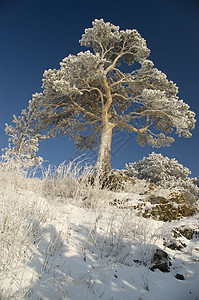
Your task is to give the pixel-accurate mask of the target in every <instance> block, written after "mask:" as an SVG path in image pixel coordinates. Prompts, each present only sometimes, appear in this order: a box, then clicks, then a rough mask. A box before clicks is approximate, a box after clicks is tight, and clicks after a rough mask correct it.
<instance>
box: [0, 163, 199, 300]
mask: <svg viewBox="0 0 199 300" xmlns="http://www.w3.org/2000/svg"><path fill="white" fill-rule="evenodd" d="M0 169H1V170H0V185H1V186H0V202H1V206H0V227H1V228H0V229H1V231H0V247H1V251H0V291H1V292H0V293H1V299H35V300H36V299H50V300H51V299H52V300H56V299H70V300H79V299H81V300H87V299H88V300H94V299H95V300H98V299H104V300H122V299H123V300H127V299H129V300H132V299H133V300H134V299H135V300H152V299H153V300H159V299H161V300H168V299H170V300H183V299H184V300H189V299H190V300H196V299H199V284H198V282H199V281H198V278H199V267H198V266H199V235H198V232H199V224H198V220H199V215H198V214H195V215H194V216H190V217H183V218H180V219H176V220H173V221H171V222H164V221H160V220H157V219H153V218H151V217H150V218H144V217H143V216H142V213H141V210H140V211H139V210H138V209H135V207H140V206H141V203H143V202H144V201H146V199H147V197H150V195H151V194H150V193H152V192H151V190H150V189H151V186H149V185H146V183H144V182H143V180H140V181H139V180H138V181H137V182H136V183H135V185H133V186H131V187H130V186H129V187H128V188H126V189H124V190H123V191H120V192H119V191H117V192H114V191H108V190H106V189H104V190H100V189H98V188H97V187H94V186H90V185H88V184H85V182H84V180H79V179H77V177H76V175H75V174H77V169H76V170H75V171H74V168H73V169H72V168H71V166H69V167H67V170H66V169H65V171H64V176H63V166H62V168H60V169H57V171H56V176H52V175H51V176H44V178H43V179H38V178H24V177H23V175H21V174H19V173H16V172H15V173H14V172H10V171H9V170H8V169H6V168H3V167H0ZM49 172H50V171H49ZM75 172H76V173H75ZM46 173H48V171H46ZM85 173H86V171H84V174H85ZM157 191H158V189H157ZM157 191H156V192H157ZM153 193H154V190H153ZM159 193H161V196H165V197H167V194H168V190H163V189H161V190H159ZM147 205H148V206H147ZM150 205H151V203H149V202H148V204H147V202H146V203H145V207H149V206H150ZM176 228H177V229H179V230H177V229H176ZM180 228H181V229H182V228H184V231H180ZM191 229H193V231H191V232H192V233H193V234H191V235H190V234H188V233H190V231H189V230H191ZM173 232H177V234H176V235H175V234H173ZM183 232H186V234H183ZM189 235H190V236H189ZM172 243H173V245H175V246H173V247H171V245H172ZM169 245H170V247H167V246H169ZM157 249H159V250H163V251H165V252H161V251H160V252H158V251H157ZM172 249H173V250H172ZM158 253H162V254H163V258H162V261H161V264H162V263H163V267H165V266H166V268H167V272H163V271H161V270H160V269H159V268H158V263H159V262H158V259H157V254H158ZM164 254H165V256H164ZM166 254H168V257H167V256H166Z"/></svg>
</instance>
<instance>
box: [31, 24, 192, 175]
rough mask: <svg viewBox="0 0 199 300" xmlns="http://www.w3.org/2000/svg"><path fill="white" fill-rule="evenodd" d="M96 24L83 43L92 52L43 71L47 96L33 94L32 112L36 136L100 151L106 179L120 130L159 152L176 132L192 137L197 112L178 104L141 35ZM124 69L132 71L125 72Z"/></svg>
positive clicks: (98, 166)
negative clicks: (68, 140)
mask: <svg viewBox="0 0 199 300" xmlns="http://www.w3.org/2000/svg"><path fill="white" fill-rule="evenodd" d="M92 25H93V27H92V28H89V29H86V30H85V33H84V34H83V35H82V39H81V40H80V44H81V45H82V46H86V47H88V48H90V49H92V52H90V50H88V51H86V52H80V53H78V54H77V55H69V56H68V57H66V58H64V59H63V60H62V62H61V63H60V69H58V70H55V69H54V70H51V69H49V70H48V71H45V72H44V78H43V86H42V87H43V93H36V94H34V95H33V99H32V101H30V102H29V112H31V110H33V111H34V112H35V111H36V112H37V113H36V115H35V117H36V122H35V123H34V130H35V133H36V134H38V133H39V134H41V133H42V132H44V133H45V137H55V136H59V135H62V136H64V135H66V134H68V133H69V134H70V137H71V138H73V139H74V140H75V142H76V144H77V147H78V149H83V148H97V147H98V146H99V152H98V158H97V163H96V172H97V175H98V176H104V175H105V174H107V173H108V172H110V170H111V164H110V151H111V140H112V135H113V133H114V132H115V131H116V130H118V129H119V130H125V131H127V132H135V133H136V134H137V135H138V137H137V142H138V143H139V144H140V145H142V146H144V145H145V144H146V143H149V144H151V145H152V146H155V147H160V146H164V145H169V144H170V143H171V142H173V141H174V138H173V137H171V136H169V134H170V133H171V132H172V131H173V129H174V128H175V129H176V133H177V134H178V135H179V136H180V135H183V136H184V137H190V136H191V133H190V130H192V129H194V126H195V118H194V117H195V113H193V112H192V111H190V110H189V106H188V105H187V104H185V103H184V102H183V101H182V100H179V98H178V97H177V93H178V88H177V86H176V85H175V84H174V83H173V82H172V81H168V79H167V77H166V75H165V74H164V73H162V72H161V71H159V70H158V69H156V68H154V64H153V62H152V61H150V60H147V58H148V56H149V54H150V50H149V49H148V48H147V45H146V41H145V40H144V39H143V38H142V37H141V35H140V34H139V33H138V32H137V30H129V29H128V30H120V29H119V27H118V26H114V25H112V24H111V23H106V22H104V21H103V20H102V19H101V20H95V21H94V22H93V23H92ZM125 64H127V65H128V66H131V71H130V72H124V70H125V69H124V66H125ZM138 121H139V122H138ZM27 122H28V120H27ZM32 128H33V127H31V130H32ZM31 134H32V135H33V136H34V133H31Z"/></svg>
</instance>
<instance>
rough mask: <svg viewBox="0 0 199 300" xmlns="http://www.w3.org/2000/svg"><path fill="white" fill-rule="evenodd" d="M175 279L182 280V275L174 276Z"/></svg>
mask: <svg viewBox="0 0 199 300" xmlns="http://www.w3.org/2000/svg"><path fill="white" fill-rule="evenodd" d="M175 278H177V279H178V280H184V276H183V275H182V274H176V276H175Z"/></svg>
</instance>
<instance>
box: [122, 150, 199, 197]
mask: <svg viewBox="0 0 199 300" xmlns="http://www.w3.org/2000/svg"><path fill="white" fill-rule="evenodd" d="M125 173H126V174H127V175H128V176H130V177H137V178H139V179H145V180H146V181H148V182H151V183H154V184H156V185H158V186H162V187H163V188H178V189H185V190H188V191H190V192H191V193H193V194H198V192H199V189H198V187H197V186H196V185H195V183H196V182H197V178H190V177H189V175H191V171H190V170H189V169H188V168H186V167H184V166H183V165H181V164H180V163H179V162H178V161H177V160H176V159H175V158H172V159H169V158H168V157H164V156H163V155H162V154H160V153H159V154H157V153H154V152H152V153H151V154H149V156H148V157H144V158H143V159H142V160H140V161H139V162H135V163H129V164H128V165H126V170H125Z"/></svg>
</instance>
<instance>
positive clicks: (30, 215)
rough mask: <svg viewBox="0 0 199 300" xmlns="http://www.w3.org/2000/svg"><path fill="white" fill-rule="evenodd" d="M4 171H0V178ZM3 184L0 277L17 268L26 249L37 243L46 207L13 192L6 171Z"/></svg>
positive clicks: (29, 195)
mask: <svg viewBox="0 0 199 300" xmlns="http://www.w3.org/2000/svg"><path fill="white" fill-rule="evenodd" d="M3 173H4V170H2V168H0V174H1V177H0V178H1V179H3ZM4 175H5V176H7V182H6V181H5V182H4V183H3V188H2V181H1V182H0V185H1V189H0V278H1V277H2V276H5V274H6V273H7V272H10V271H12V270H15V269H16V268H19V266H20V263H21V262H22V260H23V263H24V262H25V261H26V260H27V259H28V258H29V256H30V248H31V247H32V246H33V245H34V243H35V242H36V241H37V240H38V238H39V236H40V234H41V228H42V226H43V224H44V223H45V222H46V218H47V216H48V215H49V214H48V206H47V204H46V203H44V201H40V202H38V201H36V200H35V198H34V197H33V196H31V193H28V192H27V191H26V193H24V194H23V193H20V194H19V193H16V186H15V185H14V184H13V182H12V181H10V178H11V177H12V173H10V174H9V173H8V172H6V173H5V174H4Z"/></svg>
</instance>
